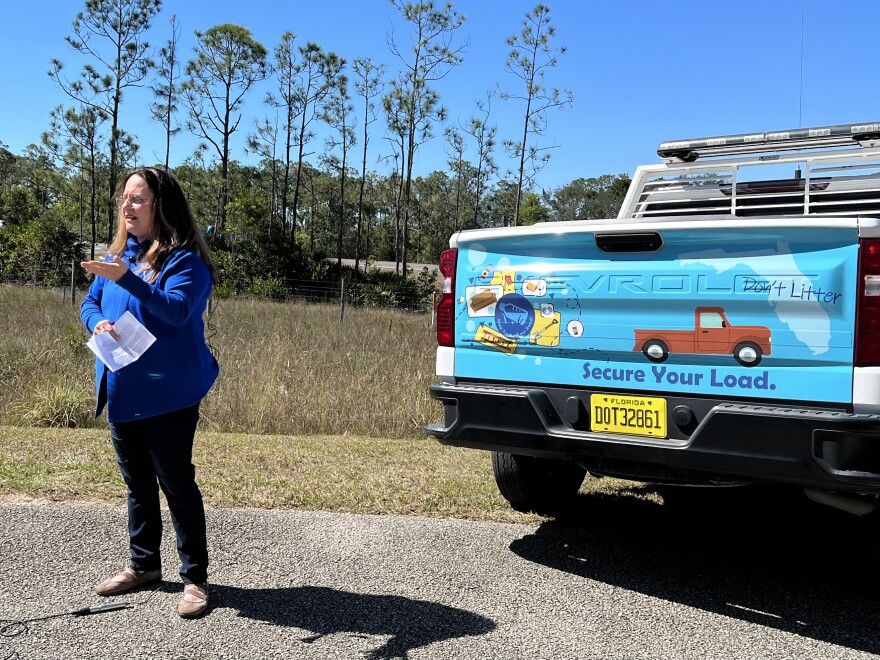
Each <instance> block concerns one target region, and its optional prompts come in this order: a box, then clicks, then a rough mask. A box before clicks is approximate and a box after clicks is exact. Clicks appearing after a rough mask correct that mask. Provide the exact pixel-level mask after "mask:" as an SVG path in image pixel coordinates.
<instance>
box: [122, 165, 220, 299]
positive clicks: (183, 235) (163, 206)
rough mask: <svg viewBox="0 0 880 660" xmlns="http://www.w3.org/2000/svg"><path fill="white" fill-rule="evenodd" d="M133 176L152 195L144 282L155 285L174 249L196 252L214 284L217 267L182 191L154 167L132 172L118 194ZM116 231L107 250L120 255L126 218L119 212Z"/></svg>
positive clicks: (123, 180) (126, 235)
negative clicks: (151, 221) (150, 227)
mask: <svg viewBox="0 0 880 660" xmlns="http://www.w3.org/2000/svg"><path fill="white" fill-rule="evenodd" d="M133 176H139V177H141V178H142V179H143V180H144V181H146V182H147V186H149V188H150V190H151V191H152V192H153V197H154V199H153V233H154V234H155V236H154V237H153V243H152V245H151V246H150V247H149V249H148V250H147V252H146V254H145V255H144V256H143V258H142V260H141V264H142V266H141V267H142V269H143V270H144V271H146V273H147V278H146V279H147V281H148V282H154V281H155V280H156V278H157V277H158V276H159V271H160V270H162V265H163V264H164V263H165V260H166V259H167V258H168V255H170V254H171V253H172V252H173V251H174V250H176V249H177V248H186V249H189V250H192V251H193V252H195V253H196V254H197V255H199V257H200V258H201V259H202V261H204V262H205V265H206V266H207V267H208V269H209V270H210V271H211V279H212V280H213V282H214V284H215V285H216V284H217V266H216V265H215V264H214V260H213V259H212V258H211V251H210V250H209V249H208V244H207V243H205V238H204V236H202V232H201V230H200V229H199V227H198V226H197V225H196V221H195V218H193V214H192V211H191V210H190V207H189V202H188V201H187V199H186V195H184V194H183V189H182V188H181V187H180V184H179V183H178V182H177V179H175V178H174V177H173V176H171V174H169V173H168V172H166V171H164V170H160V169H157V168H155V167H137V168H135V169H133V170H131V171H130V172H129V173H128V174H126V175H125V177H124V178H123V179H122V181H121V182H120V184H119V191H118V192H117V194H118V195H121V194H122V191H123V190H125V184H126V183H128V180H129V179H130V178H131V177H133ZM118 222H119V228H118V229H117V230H116V238H115V239H114V241H113V243H112V244H111V245H110V247H109V248H108V249H107V251H108V252H109V253H110V254H116V255H118V256H120V257H121V256H122V255H123V254H124V253H125V248H126V244H127V242H128V232H127V231H126V229H125V219H124V218H123V217H122V209H121V208H120V209H119V218H118Z"/></svg>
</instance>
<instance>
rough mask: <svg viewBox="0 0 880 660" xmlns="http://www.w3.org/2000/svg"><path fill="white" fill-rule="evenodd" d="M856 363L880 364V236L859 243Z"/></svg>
mask: <svg viewBox="0 0 880 660" xmlns="http://www.w3.org/2000/svg"><path fill="white" fill-rule="evenodd" d="M855 343H856V350H855V366H857V367H869V366H878V365H880V239H864V240H862V241H861V242H860V244H859V297H858V305H857V307H856V342H855Z"/></svg>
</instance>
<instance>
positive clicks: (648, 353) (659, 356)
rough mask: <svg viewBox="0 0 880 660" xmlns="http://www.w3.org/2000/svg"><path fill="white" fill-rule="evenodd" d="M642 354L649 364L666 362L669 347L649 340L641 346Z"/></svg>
mask: <svg viewBox="0 0 880 660" xmlns="http://www.w3.org/2000/svg"><path fill="white" fill-rule="evenodd" d="M642 353H643V354H644V356H645V357H646V358H648V359H649V360H650V361H651V362H666V358H668V357H669V347H668V346H667V345H666V342H665V341H661V340H659V339H649V340H648V341H646V342H645V343H644V344H642Z"/></svg>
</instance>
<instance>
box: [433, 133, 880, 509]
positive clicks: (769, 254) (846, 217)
mask: <svg viewBox="0 0 880 660" xmlns="http://www.w3.org/2000/svg"><path fill="white" fill-rule="evenodd" d="M658 156H659V157H660V162H659V163H657V164H654V165H643V166H640V167H639V168H638V169H637V171H636V172H635V174H634V176H633V180H632V185H631V187H630V189H629V190H628V192H627V194H626V197H625V199H624V201H623V204H622V206H621V209H620V212H619V214H618V216H617V217H616V218H609V219H605V220H577V219H572V220H570V221H564V222H552V223H539V224H536V225H533V226H522V227H504V228H488V229H477V230H469V231H461V232H458V233H457V234H455V235H453V236H452V237H451V239H450V243H449V245H450V249H449V250H447V251H445V252H444V253H443V254H442V255H441V257H440V271H441V274H442V276H443V278H444V283H443V293H442V296H441V300H440V302H439V305H438V307H437V341H438V348H437V356H436V373H437V377H438V382H436V383H435V384H433V385H431V387H430V395H431V397H433V398H434V399H436V400H437V401H439V402H440V403H441V404H442V406H443V415H442V419H441V420H440V421H438V422H437V423H434V424H430V425H428V426H426V427H425V430H426V432H427V433H428V434H429V435H431V436H433V437H435V438H436V439H437V440H439V441H440V442H441V443H444V444H448V445H456V446H461V447H470V448H475V449H482V450H488V451H490V452H491V453H492V465H493V470H494V475H495V480H496V483H497V485H498V487H499V489H500V491H501V493H502V495H503V496H504V497H505V498H506V499H507V500H508V501H509V503H510V504H511V505H512V506H513V507H514V508H516V509H518V510H522V511H537V512H541V513H551V514H552V513H553V512H554V511H559V510H561V509H563V508H564V507H566V506H567V505H568V503H570V502H571V501H572V499H573V498H574V496H575V495H576V494H577V493H578V490H579V488H580V487H581V485H582V483H583V481H584V479H585V478H586V476H587V475H588V474H589V475H591V476H593V477H602V476H614V477H621V478H626V479H633V480H638V481H642V482H649V483H658V484H685V485H719V484H725V485H727V484H751V483H765V484H777V485H785V486H791V487H796V488H799V489H803V490H804V492H805V493H806V494H807V495H808V496H809V497H811V498H813V499H815V500H817V501H820V502H824V503H826V504H830V505H833V506H837V507H839V508H843V509H845V510H849V511H852V512H856V513H865V512H867V511H870V510H872V509H873V508H875V507H876V506H877V504H878V502H880V500H878V498H880V123H867V124H846V125H835V126H822V127H817V128H809V129H795V130H786V131H773V132H767V133H755V134H747V135H724V136H716V137H710V138H698V139H688V140H676V141H670V142H664V143H661V144H660V146H659V148H658ZM728 318H730V319H734V320H735V324H733V323H730V322H729V321H728ZM691 324H693V325H691ZM642 328H667V330H644V329H642ZM691 328H693V329H691ZM771 338H772V351H771Z"/></svg>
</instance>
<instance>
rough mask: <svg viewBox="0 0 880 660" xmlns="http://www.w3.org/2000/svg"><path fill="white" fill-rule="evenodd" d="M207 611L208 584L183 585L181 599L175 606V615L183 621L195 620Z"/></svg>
mask: <svg viewBox="0 0 880 660" xmlns="http://www.w3.org/2000/svg"><path fill="white" fill-rule="evenodd" d="M206 609H208V584H207V583H204V584H185V585H183V598H181V599H180V602H179V603H178V604H177V613H178V614H179V615H180V616H182V617H183V618H184V619H195V618H197V617H200V616H202V615H203V614H204V613H205V610H206Z"/></svg>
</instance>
